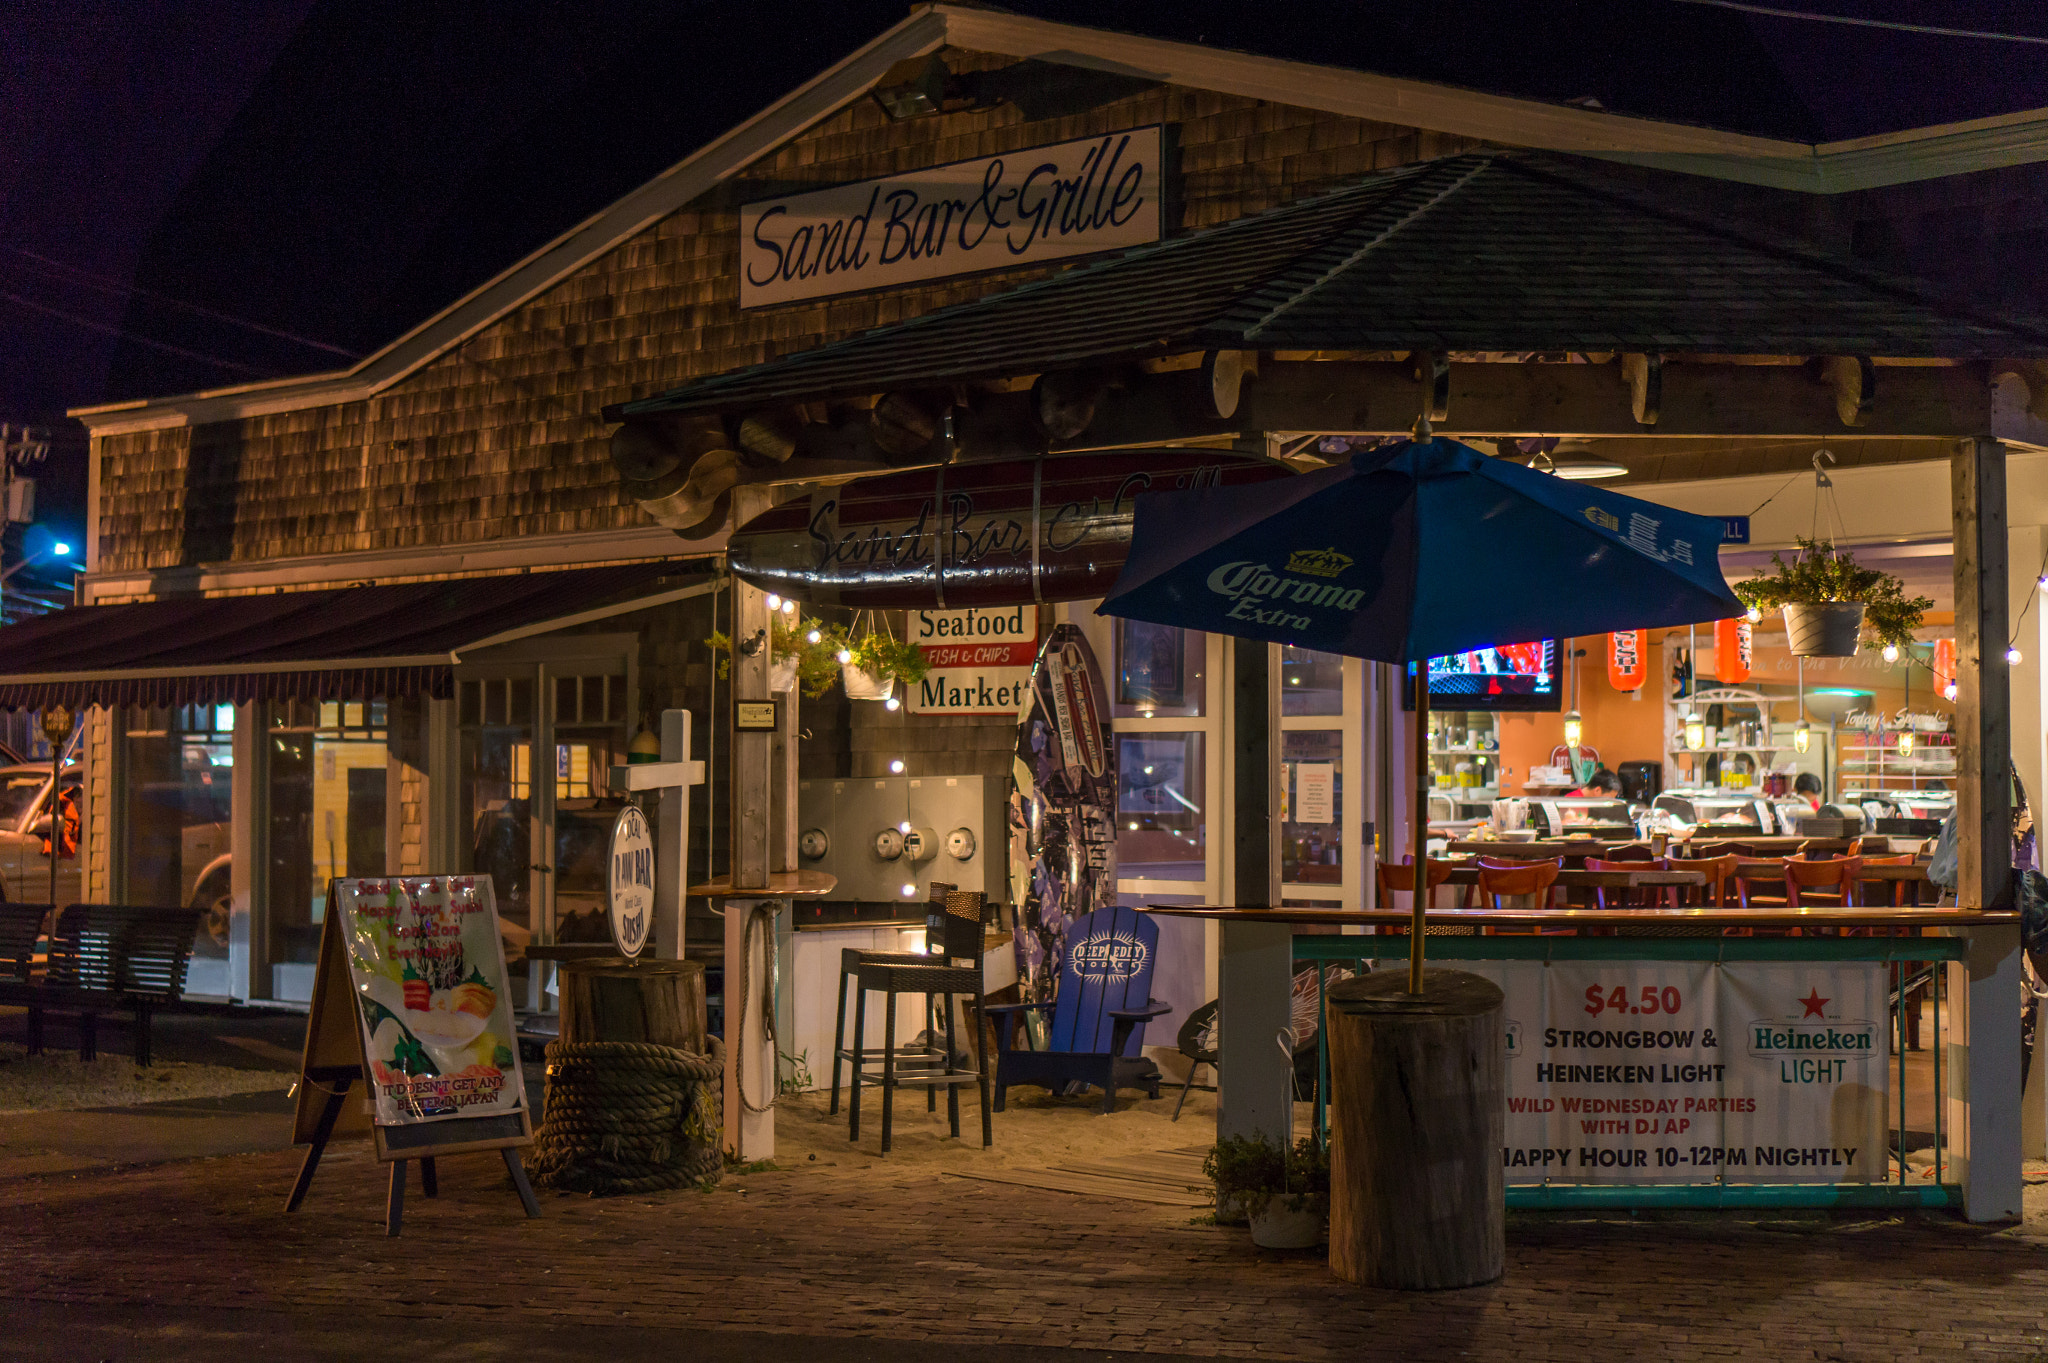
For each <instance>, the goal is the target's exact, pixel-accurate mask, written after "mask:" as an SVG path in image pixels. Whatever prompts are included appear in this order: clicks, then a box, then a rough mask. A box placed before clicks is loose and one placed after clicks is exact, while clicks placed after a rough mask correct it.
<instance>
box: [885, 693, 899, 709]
mask: <svg viewBox="0 0 2048 1363" xmlns="http://www.w3.org/2000/svg"><path fill="white" fill-rule="evenodd" d="M882 708H883V709H884V710H901V709H902V708H903V702H902V701H900V700H898V699H896V697H894V696H891V697H889V699H887V700H885V701H883V702H882Z"/></svg>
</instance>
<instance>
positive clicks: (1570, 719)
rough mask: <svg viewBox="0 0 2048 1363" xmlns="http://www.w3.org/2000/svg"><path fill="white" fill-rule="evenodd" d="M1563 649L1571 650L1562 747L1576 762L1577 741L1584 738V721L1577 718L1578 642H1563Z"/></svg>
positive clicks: (1572, 640)
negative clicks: (1569, 702)
mask: <svg viewBox="0 0 2048 1363" xmlns="http://www.w3.org/2000/svg"><path fill="white" fill-rule="evenodd" d="M1565 647H1566V648H1569V649H1570V650H1571V658H1570V660H1569V661H1570V662H1571V667H1572V708H1571V709H1570V710H1568V711H1566V712H1565V717H1564V745H1565V747H1567V748H1569V749H1571V751H1572V760H1573V761H1574V762H1576V761H1577V760H1578V747H1579V740H1580V739H1582V738H1584V737H1585V736H1586V725H1585V721H1584V720H1582V719H1580V718H1579V641H1578V640H1577V639H1567V640H1565Z"/></svg>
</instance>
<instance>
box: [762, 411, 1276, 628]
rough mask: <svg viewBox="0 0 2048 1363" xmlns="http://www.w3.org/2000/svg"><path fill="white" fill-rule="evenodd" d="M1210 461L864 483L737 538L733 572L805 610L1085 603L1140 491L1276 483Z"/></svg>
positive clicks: (1140, 454) (1164, 456)
mask: <svg viewBox="0 0 2048 1363" xmlns="http://www.w3.org/2000/svg"><path fill="white" fill-rule="evenodd" d="M1289 472H1290V470H1289V469H1287V468H1286V467H1285V466H1284V465H1281V464H1277V463H1274V462H1272V461H1270V460H1265V459H1258V458H1251V457H1247V456H1244V455H1237V454H1226V453H1222V452H1219V451H1215V450H1142V451H1131V452H1125V453H1110V454H1104V453H1089V454H1070V455H1047V456H1045V457H1044V458H1042V459H1022V460H1005V461H1002V462H999V463H986V464H972V463H969V464H950V465H941V466H936V467H931V468H922V469H915V470H911V471H909V472H905V473H890V474H882V475H879V476H877V477H873V478H862V479H858V480H856V481H854V482H850V483H844V484H841V485H839V486H837V487H827V488H820V489H818V490H817V491H814V492H812V493H811V494H810V495H809V496H806V497H799V498H797V499H795V500H794V501H789V502H784V503H783V504H782V505H780V506H778V507H775V508H774V509H772V510H770V511H766V512H763V513H762V514H761V515H759V516H756V517H755V518H754V519H752V520H750V521H748V522H747V523H746V524H745V525H743V526H741V527H740V528H739V529H738V530H736V531H734V532H733V535H732V539H731V542H730V546H729V552H730V554H731V556H732V567H733V571H734V572H736V573H738V574H739V576H740V577H742V578H744V579H745V580H746V581H748V582H751V583H752V584H754V585H755V586H756V587H759V588H761V589H763V590H764V591H771V592H776V593H779V594H780V595H783V596H788V597H793V598H795V599H796V600H798V601H801V602H804V603H805V604H807V605H819V606H855V607H860V608H864V609H886V610H903V609H911V608H915V607H931V606H937V607H941V608H957V607H961V606H1010V605H1018V604H1021V603H1024V602H1031V601H1081V600H1086V599H1088V598H1089V597H1096V596H1101V595H1102V594H1103V593H1104V592H1106V591H1108V590H1109V587H1110V585H1111V584H1112V583H1114V582H1115V581H1116V575H1117V570H1118V569H1119V568H1121V567H1122V566H1123V561H1124V556H1125V554H1126V553H1127V552H1128V551H1129V549H1130V543H1131V505H1132V503H1133V501H1135V500H1136V498H1137V496H1138V494H1139V493H1141V492H1147V491H1154V490H1168V489H1193V488H1202V487H1214V486H1219V485H1232V486H1235V485H1239V484H1251V483H1260V482H1266V481H1268V480H1270V479H1274V478H1284V477H1287V476H1288V475H1289Z"/></svg>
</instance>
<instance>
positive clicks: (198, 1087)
mask: <svg viewBox="0 0 2048 1363" xmlns="http://www.w3.org/2000/svg"><path fill="white" fill-rule="evenodd" d="M292 1078H293V1076H291V1075H289V1074H285V1073H282V1072H280V1071H277V1070H274V1069H273V1070H257V1069H246V1070H245V1069H232V1068H229V1067H227V1066H225V1065H202V1064H191V1063H187V1062H183V1061H176V1060H158V1061H157V1062H156V1063H155V1064H153V1065H151V1066H150V1067H149V1068H148V1069H146V1070H144V1069H137V1068H136V1067H135V1062H134V1060H133V1059H132V1058H131V1057H129V1056H127V1055H125V1054H123V1053H122V1052H121V1051H120V1050H119V1049H116V1050H114V1051H112V1052H111V1053H110V1052H109V1051H107V1050H105V1049H102V1050H101V1051H100V1055H99V1058H98V1059H97V1060H94V1061H92V1062H90V1063H87V1062H86V1061H82V1060H80V1059H79V1058H78V1052H77V1051H76V1050H69V1051H65V1050H46V1051H44V1052H43V1053H42V1054H41V1055H37V1056H31V1055H29V1053H28V1051H27V1050H26V1048H24V1047H21V1046H17V1045H14V1044H12V1043H8V1042H0V1116H6V1115H9V1114H13V1113H22V1112H64V1111H73V1110H76V1109H79V1108H92V1107H127V1106H131V1105H134V1104H137V1103H160V1102H164V1101H167V1100H170V1099H187V1098H219V1097H225V1096H226V1095H229V1094H235V1093H259V1092H267V1091H271V1090H276V1091H278V1092H283V1091H284V1090H285V1089H286V1088H288V1087H290V1085H291V1081H292Z"/></svg>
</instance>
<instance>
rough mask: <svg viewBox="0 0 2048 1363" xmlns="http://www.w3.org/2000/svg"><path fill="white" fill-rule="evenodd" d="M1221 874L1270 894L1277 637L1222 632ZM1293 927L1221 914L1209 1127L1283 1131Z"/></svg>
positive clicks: (1237, 889)
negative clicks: (1225, 681) (1227, 742)
mask: <svg viewBox="0 0 2048 1363" xmlns="http://www.w3.org/2000/svg"><path fill="white" fill-rule="evenodd" d="M1230 656H1231V660H1232V661H1231V672H1230V678H1231V688H1230V734H1231V794H1232V797H1233V798H1232V809H1233V836H1232V842H1231V879H1230V881H1229V884H1230V887H1231V890H1232V894H1231V902H1232V903H1234V904H1240V905H1244V904H1270V905H1275V906H1277V905H1278V904H1279V903H1280V821H1279V811H1280V799H1279V791H1278V790H1277V789H1276V787H1275V782H1277V781H1278V780H1279V777H1280V687H1279V685H1278V681H1279V678H1278V675H1277V674H1278V672H1279V667H1278V663H1279V657H1280V646H1279V645H1278V644H1266V643H1259V642H1256V641H1254V640H1250V639H1233V640H1231V641H1230ZM1293 942H1294V939H1293V929H1291V928H1290V927H1288V926H1287V925H1286V924H1285V923H1248V922H1241V921H1233V922H1226V923H1224V924H1223V925H1222V948H1221V952H1220V954H1219V956H1218V960H1217V989H1216V993H1217V998H1218V1000H1219V1001H1220V1017H1219V1021H1220V1022H1221V1028H1220V1031H1219V1035H1220V1038H1221V1039H1220V1041H1219V1057H1218V1059H1219V1061H1220V1063H1219V1064H1218V1065H1217V1081H1216V1082H1217V1088H1218V1093H1217V1099H1216V1134H1217V1135H1218V1136H1252V1135H1264V1136H1266V1137H1267V1138H1268V1139H1270V1140H1275V1141H1279V1140H1291V1139H1292V1136H1291V1135H1290V1132H1291V1130H1292V1127H1293V1119H1294V1088H1293V1084H1294V1080H1293V1073H1292V1069H1291V1067H1290V1066H1289V1065H1287V1064H1286V1063H1285V1062H1284V1061H1282V1060H1281V1058H1280V1056H1279V1054H1278V1044H1277V1040H1276V1038H1277V1035H1278V1033H1279V1031H1280V1029H1281V1028H1283V1027H1286V1026H1288V1025H1290V1023H1291V1021H1292V1018H1291V1016H1290V1013H1289V1005H1288V998H1289V995H1288V981H1289V980H1290V979H1291V978H1292V976H1293V971H1294V946H1293Z"/></svg>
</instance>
